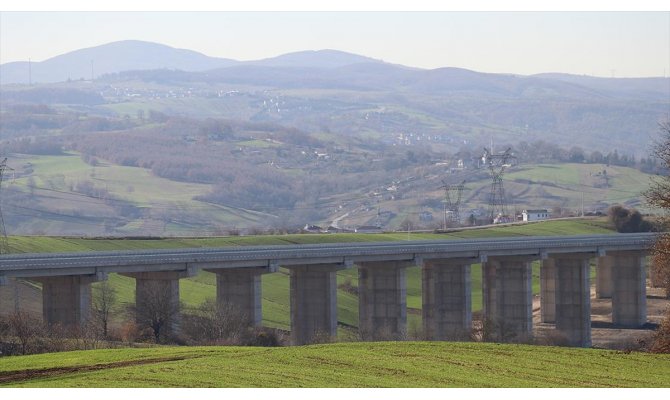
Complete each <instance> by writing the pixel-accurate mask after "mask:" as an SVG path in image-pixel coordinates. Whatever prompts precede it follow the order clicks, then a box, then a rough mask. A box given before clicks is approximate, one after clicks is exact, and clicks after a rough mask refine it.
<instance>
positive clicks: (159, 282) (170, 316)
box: [122, 270, 194, 337]
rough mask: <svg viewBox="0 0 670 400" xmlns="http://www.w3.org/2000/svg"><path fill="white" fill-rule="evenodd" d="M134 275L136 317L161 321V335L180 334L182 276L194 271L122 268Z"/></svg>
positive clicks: (143, 321)
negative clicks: (156, 270)
mask: <svg viewBox="0 0 670 400" xmlns="http://www.w3.org/2000/svg"><path fill="white" fill-rule="evenodd" d="M122 275H125V276H128V277H131V278H135V318H136V320H137V322H138V323H140V324H142V325H152V324H156V323H159V324H160V327H159V334H160V337H169V336H175V335H178V334H179V323H180V315H179V314H180V309H179V308H180V307H179V279H182V278H187V277H190V276H193V275H194V272H193V271H190V270H186V271H161V272H123V273H122Z"/></svg>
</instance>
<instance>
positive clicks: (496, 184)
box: [482, 148, 516, 221]
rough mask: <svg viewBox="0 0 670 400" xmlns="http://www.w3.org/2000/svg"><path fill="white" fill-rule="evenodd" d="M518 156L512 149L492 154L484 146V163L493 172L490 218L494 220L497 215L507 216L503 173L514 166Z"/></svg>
mask: <svg viewBox="0 0 670 400" xmlns="http://www.w3.org/2000/svg"><path fill="white" fill-rule="evenodd" d="M514 160H516V157H514V156H513V155H512V149H511V148H509V149H507V150H505V152H504V153H500V154H492V153H491V152H490V151H489V150H488V149H486V148H484V155H482V163H483V164H484V166H486V167H487V168H488V169H489V172H490V173H491V194H490V197H489V219H490V220H491V221H493V220H494V219H495V218H496V216H498V215H501V216H507V205H506V204H505V188H504V187H503V174H504V173H505V170H506V169H507V168H509V167H511V166H512V161H514Z"/></svg>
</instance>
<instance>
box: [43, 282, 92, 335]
mask: <svg viewBox="0 0 670 400" xmlns="http://www.w3.org/2000/svg"><path fill="white" fill-rule="evenodd" d="M31 279H32V280H35V281H37V282H40V283H41V284H42V317H43V319H44V322H45V323H47V324H50V325H51V324H59V325H61V326H63V327H69V328H74V327H79V326H82V325H84V324H85V323H86V322H87V321H88V320H89V317H90V315H91V283H92V282H94V281H95V280H96V278H95V277H91V276H87V275H71V276H69V275H68V276H51V277H37V278H31Z"/></svg>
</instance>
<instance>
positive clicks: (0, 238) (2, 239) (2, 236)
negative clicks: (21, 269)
mask: <svg viewBox="0 0 670 400" xmlns="http://www.w3.org/2000/svg"><path fill="white" fill-rule="evenodd" d="M6 170H10V171H14V170H13V169H12V168H10V167H8V166H7V158H5V159H4V160H2V162H0V254H6V253H9V245H8V244H7V232H6V231H5V220H4V219H3V218H2V178H3V176H4V174H5V171H6Z"/></svg>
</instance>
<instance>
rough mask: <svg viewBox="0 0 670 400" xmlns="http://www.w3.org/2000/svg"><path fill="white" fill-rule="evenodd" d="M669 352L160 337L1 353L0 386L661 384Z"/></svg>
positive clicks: (665, 377) (669, 360) (668, 367)
mask: <svg viewBox="0 0 670 400" xmlns="http://www.w3.org/2000/svg"><path fill="white" fill-rule="evenodd" d="M669 374H670V358H669V357H668V355H667V354H645V353H628V354H626V353H622V352H615V351H608V350H595V349H570V348H561V347H544V346H528V345H504V344H493V343H444V342H442V343H440V342H385V343H338V344H327V345H316V346H297V347H283V348H258V347H246V348H244V347H195V348H193V347H188V348H184V347H181V348H180V347H161V348H151V349H121V350H120V349H115V350H94V351H77V352H67V353H54V354H41V355H32V356H24V357H5V358H3V359H0V386H3V387H166V388H167V387H247V388H249V387H292V388H295V387H315V388H319V387H320V388H323V387H375V388H379V387H410V388H417V387H440V388H441V387H461V388H463V387H479V388H484V387H486V388H495V387H542V388H546V387H603V388H604V387H611V388H614V387H616V388H621V387H658V388H661V387H667V386H668V384H669V381H668V375H669Z"/></svg>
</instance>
